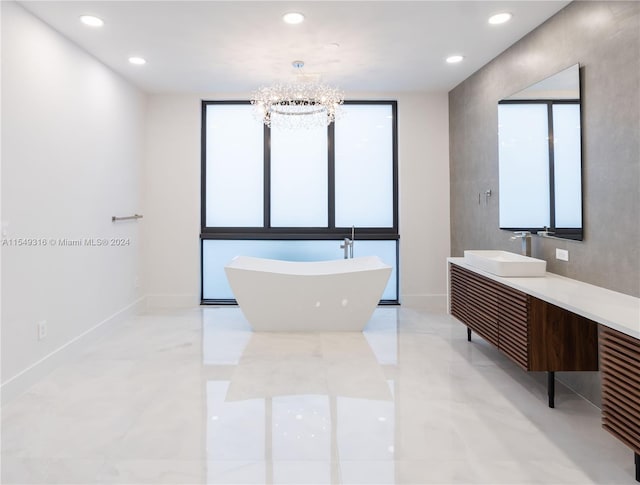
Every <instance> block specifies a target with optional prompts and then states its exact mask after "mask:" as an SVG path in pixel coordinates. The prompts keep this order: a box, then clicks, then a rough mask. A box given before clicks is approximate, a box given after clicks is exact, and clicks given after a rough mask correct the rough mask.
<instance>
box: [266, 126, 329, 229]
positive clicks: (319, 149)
mask: <svg viewBox="0 0 640 485" xmlns="http://www.w3.org/2000/svg"><path fill="white" fill-rule="evenodd" d="M327 159H328V154H327V128H326V127H317V128H309V129H306V128H300V129H297V130H292V129H286V128H276V127H272V128H271V226H272V227H327V226H328V224H329V222H328V221H329V217H328V212H329V209H328V202H327V200H328V193H329V190H328V185H329V182H328V163H327Z"/></svg>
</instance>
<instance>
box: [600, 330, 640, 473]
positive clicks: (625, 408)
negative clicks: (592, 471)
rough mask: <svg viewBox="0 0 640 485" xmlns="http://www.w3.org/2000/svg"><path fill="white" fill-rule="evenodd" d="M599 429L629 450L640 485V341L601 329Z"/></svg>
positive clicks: (615, 331) (614, 331) (613, 331)
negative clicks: (600, 418) (600, 414)
mask: <svg viewBox="0 0 640 485" xmlns="http://www.w3.org/2000/svg"><path fill="white" fill-rule="evenodd" d="M600 358H601V363H602V426H603V428H604V429H606V430H607V431H609V432H610V433H611V434H612V435H614V436H615V437H616V438H618V439H619V440H620V441H622V442H623V443H624V444H626V445H627V446H628V447H629V448H631V449H632V450H633V452H634V455H635V464H636V480H638V481H640V340H638V339H636V338H633V337H631V336H629V335H625V334H623V333H621V332H618V331H617V330H613V329H611V328H608V327H605V326H601V331H600Z"/></svg>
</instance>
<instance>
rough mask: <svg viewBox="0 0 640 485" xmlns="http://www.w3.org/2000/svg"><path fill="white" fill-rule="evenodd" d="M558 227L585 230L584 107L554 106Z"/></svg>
mask: <svg viewBox="0 0 640 485" xmlns="http://www.w3.org/2000/svg"><path fill="white" fill-rule="evenodd" d="M553 163H554V174H555V178H554V183H555V195H556V198H555V209H556V227H562V228H580V227H582V187H581V184H582V174H581V172H582V168H581V163H580V105H578V104H554V105H553Z"/></svg>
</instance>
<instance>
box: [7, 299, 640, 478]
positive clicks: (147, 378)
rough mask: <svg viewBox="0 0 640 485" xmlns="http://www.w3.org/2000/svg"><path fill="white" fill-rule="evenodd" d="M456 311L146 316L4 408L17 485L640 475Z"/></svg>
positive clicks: (596, 424) (589, 422)
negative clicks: (343, 324)
mask: <svg viewBox="0 0 640 485" xmlns="http://www.w3.org/2000/svg"><path fill="white" fill-rule="evenodd" d="M543 377H544V376H543V375H540V374H538V375H535V374H527V373H526V372H523V371H521V370H520V369H519V368H518V367H517V366H515V365H514V364H512V363H511V362H510V361H508V360H507V359H506V358H504V357H502V356H501V355H500V354H499V353H498V352H497V351H496V350H494V349H493V348H492V347H491V346H490V345H489V344H487V343H486V342H484V341H482V339H480V338H478V337H476V338H475V339H474V341H473V342H472V343H468V342H467V341H466V331H465V328H464V327H463V326H462V325H461V324H460V323H458V322H457V321H455V320H454V319H453V318H451V317H449V316H448V315H446V314H439V313H429V312H426V311H419V310H416V309H411V308H405V307H380V308H378V309H377V310H376V312H375V314H374V316H373V318H372V320H371V322H370V323H369V325H368V326H367V328H366V331H365V332H364V333H310V334H301V333H283V334H267V333H262V334H260V333H252V332H251V330H250V328H249V326H248V324H247V323H246V321H245V320H244V318H243V316H242V314H241V312H240V310H239V309H238V308H236V307H207V308H193V309H188V310H179V311H171V312H156V313H149V314H143V315H138V316H136V317H133V318H130V319H128V320H126V321H124V322H120V323H118V324H114V325H112V326H111V327H109V328H108V329H107V330H105V331H103V332H101V333H100V335H99V336H98V337H94V338H90V339H88V340H87V341H86V342H85V344H84V346H83V350H82V351H81V352H80V354H79V355H77V357H75V358H74V359H73V360H72V361H70V362H68V363H66V364H63V365H61V366H59V367H58V368H56V369H55V370H53V371H52V372H51V373H50V374H49V375H48V376H47V377H46V378H44V379H43V380H41V381H40V382H38V383H37V384H35V385H34V386H32V387H31V388H30V389H29V390H28V391H27V392H26V393H25V394H23V395H21V396H18V397H16V398H15V399H13V400H12V401H10V402H9V403H8V404H7V405H5V406H4V408H3V409H2V429H1V438H2V462H1V466H2V470H1V478H2V483H3V484H31V483H52V484H53V483H59V484H92V483H109V484H161V483H162V484H165V483H166V484H201V483H211V484H235V483H245V484H263V483H288V484H306V483H310V484H321V483H322V484H324V483H335V484H338V483H353V484H391V483H403V484H454V483H455V484H492V485H493V484H522V485H524V484H591V483H594V484H607V485H610V484H633V483H636V482H635V481H634V478H633V455H632V453H631V452H630V451H629V450H628V449H627V448H626V447H625V446H623V445H622V444H620V443H619V442H618V441H617V440H615V439H614V438H613V437H611V436H609V434H608V433H606V432H605V431H604V430H602V429H601V426H600V411H599V409H597V408H596V407H594V406H593V405H591V404H590V403H589V402H587V401H585V400H584V399H582V398H580V397H579V396H577V395H576V394H574V393H572V392H570V391H569V390H567V389H566V388H564V387H562V386H561V385H558V386H557V395H556V408H555V409H549V408H548V407H547V402H546V387H545V380H544V378H543Z"/></svg>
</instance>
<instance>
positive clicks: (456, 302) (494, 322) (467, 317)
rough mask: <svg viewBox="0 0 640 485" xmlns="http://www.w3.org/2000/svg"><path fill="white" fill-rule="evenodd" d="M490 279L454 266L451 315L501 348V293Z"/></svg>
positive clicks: (451, 279) (451, 277)
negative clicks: (499, 341) (499, 332)
mask: <svg viewBox="0 0 640 485" xmlns="http://www.w3.org/2000/svg"><path fill="white" fill-rule="evenodd" d="M492 283H493V282H492V281H491V280H489V279H487V278H484V277H482V276H480V275H478V274H475V273H473V272H471V271H468V270H466V269H464V268H460V267H458V266H453V265H452V266H451V273H450V305H451V314H452V315H453V316H454V317H456V318H457V319H458V320H460V321H461V322H462V323H464V324H465V325H466V326H467V327H469V328H470V329H472V330H473V331H474V332H476V333H477V334H478V335H480V336H482V337H483V338H484V339H486V340H487V341H489V342H491V343H492V344H493V345H495V346H497V345H498V292H497V289H496V285H495V284H492Z"/></svg>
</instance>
